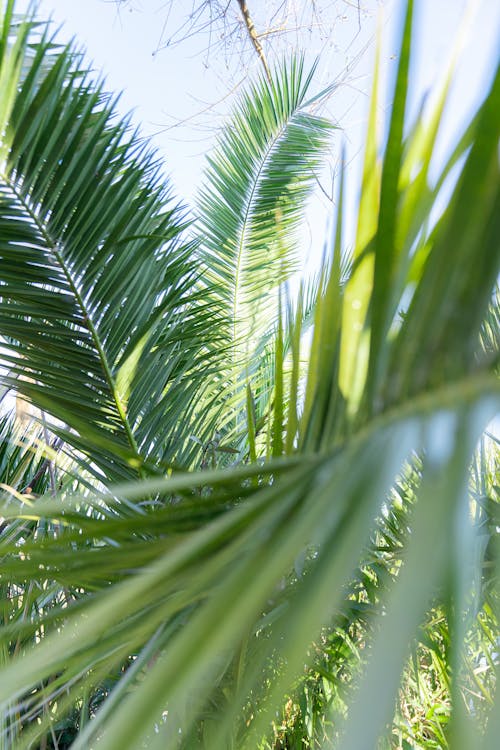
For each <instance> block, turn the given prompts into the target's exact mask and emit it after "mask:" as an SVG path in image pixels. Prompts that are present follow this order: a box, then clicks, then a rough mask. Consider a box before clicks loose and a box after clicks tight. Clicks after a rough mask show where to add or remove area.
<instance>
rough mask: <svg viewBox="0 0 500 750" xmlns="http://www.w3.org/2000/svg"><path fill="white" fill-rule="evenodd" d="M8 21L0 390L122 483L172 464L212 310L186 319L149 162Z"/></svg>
mask: <svg viewBox="0 0 500 750" xmlns="http://www.w3.org/2000/svg"><path fill="white" fill-rule="evenodd" d="M11 6H12V3H9V4H8V8H9V9H10V8H11ZM10 22H11V19H10V16H9V13H7V14H5V15H4V28H3V35H4V39H6V40H7V41H8V43H7V44H6V45H4V50H3V52H4V54H3V57H2V59H1V61H0V64H1V68H0V70H1V73H2V75H4V76H8V77H9V81H8V83H9V85H10V86H11V87H13V91H14V92H15V93H14V95H13V97H12V101H11V103H10V105H9V108H10V109H9V116H8V127H5V128H4V129H3V135H2V144H1V146H2V153H3V155H4V160H3V165H2V172H1V183H0V236H1V247H0V255H1V262H2V286H1V289H0V292H1V305H0V332H1V333H2V335H3V336H4V337H6V338H7V341H8V344H9V353H7V354H6V355H5V359H6V361H7V362H8V363H9V366H10V372H11V374H10V376H9V378H8V379H7V382H8V383H9V384H10V385H12V386H15V387H16V388H17V389H18V390H19V391H20V392H22V393H23V394H24V395H25V396H26V397H27V398H29V399H30V400H32V401H33V403H35V404H36V405H37V406H39V407H40V408H42V409H44V410H46V411H47V412H49V413H50V414H52V415H53V416H54V417H56V418H57V419H58V420H60V421H61V422H62V423H64V424H66V425H67V427H68V428H69V429H68V428H63V427H60V426H59V427H57V426H56V427H54V430H55V431H56V432H58V433H59V434H60V435H63V436H64V438H65V440H66V441H68V442H69V443H70V444H73V445H74V446H75V447H76V448H78V450H80V451H82V452H83V453H84V454H86V455H87V456H88V457H89V458H90V459H91V462H92V465H97V466H99V467H100V469H101V471H104V473H105V474H106V475H107V476H108V477H109V478H114V479H119V478H122V479H124V478H126V477H132V476H134V475H137V472H138V471H139V472H141V471H142V470H143V469H142V468H141V467H143V465H144V463H145V462H146V461H147V460H148V458H153V459H155V460H158V459H168V460H172V459H173V458H174V456H176V457H177V456H179V455H180V453H181V448H182V445H183V442H185V440H186V437H187V436H186V434H184V435H181V436H180V438H179V436H178V435H177V434H176V435H175V437H176V439H177V443H176V445H174V443H173V439H174V435H173V434H172V426H173V425H175V424H178V420H179V416H180V414H182V412H183V411H184V410H187V409H188V408H189V405H190V403H191V402H192V401H193V399H194V395H195V391H196V388H195V386H194V385H193V383H196V376H195V372H196V357H197V354H196V353H195V350H197V351H198V353H199V348H200V340H201V338H200V337H201V334H202V327H203V325H205V330H206V323H207V319H209V318H210V313H209V312H208V311H206V312H203V308H202V306H201V304H200V305H199V307H200V309H199V311H198V317H197V319H196V320H193V316H192V314H191V311H190V308H191V307H192V305H193V301H191V300H190V299H189V290H190V288H191V286H192V281H191V279H190V273H189V271H188V269H189V262H188V261H189V259H190V257H191V247H190V245H189V244H185V243H184V244H183V243H182V241H181V240H180V239H179V236H180V232H181V230H182V227H183V224H184V221H183V217H182V213H181V211H180V210H179V208H178V207H176V206H175V205H174V204H173V202H172V199H171V194H170V190H169V188H168V187H167V186H166V185H165V182H164V180H163V178H162V176H161V173H160V170H159V165H158V163H157V160H156V157H155V155H154V153H153V152H151V151H150V150H149V149H148V148H147V146H145V145H144V144H143V143H142V142H141V140H140V138H139V137H138V135H137V134H136V133H131V132H130V125H129V123H128V121H127V120H125V121H117V120H116V115H115V110H114V103H113V100H112V99H111V97H110V96H109V95H107V94H105V93H104V91H103V89H102V85H101V84H96V83H94V82H93V80H92V78H91V75H90V73H88V72H87V71H86V70H85V69H84V68H83V67H82V66H83V59H82V57H81V55H80V54H78V53H77V52H75V50H74V49H72V48H66V49H64V50H63V51H62V52H61V51H59V52H58V53H57V54H55V53H54V50H53V44H52V42H51V40H50V38H49V37H48V35H47V31H44V32H43V36H42V37H41V38H39V39H38V40H37V43H36V54H35V55H33V54H32V53H31V47H30V46H29V44H28V41H27V37H26V34H25V33H24V31H21V32H19V33H18V32H17V26H15V25H13V26H9V23H10ZM21 28H23V27H21ZM14 55H15V56H16V57H15V59H16V60H17V59H19V63H18V64H17V66H14V65H13V64H12V63H11V58H13V57H14ZM205 310H206V308H205ZM205 360H206V357H205ZM199 364H200V367H201V363H199ZM206 364H207V363H206V361H205V362H204V366H205V367H206ZM188 373H189V374H188ZM21 375H22V379H20V377H19V376H21ZM153 382H154V385H153ZM174 383H175V388H171V387H170V386H171V385H172V384H174ZM74 432H76V436H74V437H73V433H74ZM153 434H154V436H155V444H154V449H153V450H152V445H153V441H152V435H153ZM152 453H154V456H153V455H152Z"/></svg>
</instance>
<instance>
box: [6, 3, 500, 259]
mask: <svg viewBox="0 0 500 750" xmlns="http://www.w3.org/2000/svg"><path fill="white" fill-rule="evenodd" d="M306 2H310V0H302V3H301V2H300V0H299V2H298V3H297V5H298V6H302V7H306V6H305V3H306ZM27 4H28V2H27V0H18V2H17V8H18V10H22V9H23V8H24V7H26V6H27ZM468 4H470V3H468V2H467V0H415V8H416V33H415V45H414V49H413V52H414V65H413V86H412V88H411V92H412V109H413V110H415V108H416V106H417V103H418V102H419V101H420V99H421V97H422V95H423V93H424V92H425V91H427V90H428V89H429V88H430V87H431V86H432V84H433V83H434V82H435V81H436V79H437V78H438V76H439V73H440V72H441V71H442V70H443V67H444V66H445V65H446V63H447V61H448V59H449V56H450V52H451V49H452V45H453V40H454V37H455V36H456V32H457V28H458V26H459V24H460V21H461V19H462V18H463V16H464V12H465V8H466V6H467V5H468ZM472 4H473V5H475V6H476V9H477V10H476V20H475V22H474V24H473V26H472V27H471V30H470V34H469V38H468V43H467V46H466V48H465V50H464V53H463V55H462V57H461V63H460V65H459V68H458V70H457V78H456V83H455V86H454V88H453V91H452V100H451V106H450V108H449V109H448V114H447V118H446V122H445V127H444V129H443V134H442V138H441V150H442V151H443V150H446V149H447V148H449V147H450V146H451V145H452V143H453V138H454V133H456V132H457V130H458V129H459V128H460V123H462V122H463V120H464V117H466V116H467V115H468V114H470V112H471V111H472V108H473V107H474V106H475V105H477V103H478V101H479V100H480V98H481V96H482V95H483V93H484V88H485V82H486V81H487V80H488V78H489V77H490V76H491V74H492V72H493V70H492V68H493V66H494V65H495V64H496V59H495V58H497V57H498V50H499V43H500V2H497V1H496V0H477V2H473V3H472ZM168 5H169V3H166V2H165V1H164V0H132V2H129V3H128V4H125V6H124V7H123V8H122V10H121V11H120V12H118V11H117V4H116V3H115V2H114V1H113V0H40V2H39V15H40V17H42V18H46V17H49V16H52V18H53V20H54V22H55V24H57V25H59V24H64V28H63V30H62V32H61V35H62V38H65V39H67V38H69V37H70V36H75V37H76V38H77V40H78V41H79V43H81V44H83V45H84V46H85V47H86V48H87V50H88V54H89V58H90V59H91V60H92V61H93V64H94V67H95V69H96V70H97V71H101V70H102V71H103V72H104V73H105V74H106V77H107V84H108V86H109V88H110V89H111V90H114V91H120V90H123V96H122V99H121V103H120V108H121V110H122V111H123V112H128V111H129V110H131V109H133V110H134V112H135V115H134V120H135V122H136V123H137V124H140V125H141V128H142V130H143V132H144V133H146V134H154V143H155V145H156V146H157V147H158V149H159V151H160V153H161V155H162V156H163V158H164V159H165V170H166V172H167V173H168V174H170V176H171V178H172V181H173V185H174V189H175V191H176V193H177V195H178V196H179V198H181V199H182V200H184V201H187V202H188V201H191V199H192V198H193V195H194V193H195V191H196V188H197V185H198V184H199V181H200V178H201V172H202V168H203V163H204V156H205V154H206V152H207V150H209V149H210V147H211V145H212V143H213V138H214V134H215V132H216V130H217V127H218V125H220V123H221V121H222V120H223V119H224V116H225V114H226V113H227V111H228V108H229V107H230V104H231V101H232V100H234V95H232V94H231V91H232V89H233V87H234V86H235V85H236V84H238V83H239V82H240V81H241V80H242V79H243V78H244V76H245V73H246V72H247V70H248V69H250V72H254V71H255V69H258V61H257V60H256V57H255V56H254V55H253V54H252V53H250V54H249V56H248V57H247V58H245V59H243V60H242V59H241V56H240V55H239V54H238V52H239V50H240V46H239V45H235V46H234V48H233V52H232V54H231V53H230V54H229V55H226V54H224V53H223V52H222V48H221V47H217V46H216V45H215V46H214V45H213V46H212V48H211V52H210V54H209V55H207V53H206V48H207V43H208V37H207V36H206V35H205V36H204V35H200V34H198V35H195V36H193V37H192V38H191V39H189V40H186V41H185V42H183V43H181V44H179V45H178V46H175V47H171V48H166V49H163V50H160V51H158V52H156V54H154V53H155V51H156V50H157V49H158V46H159V43H160V42H161V41H164V40H165V39H166V38H168V36H169V35H170V34H172V33H173V31H175V30H176V29H177V28H178V27H179V26H180V25H181V23H182V20H183V17H184V14H185V13H186V12H188V11H189V9H190V8H191V3H190V2H188V1H187V0H173V3H172V12H171V15H170V17H169V18H168V24H167V25H166V26H165V19H166V9H167V7H168ZM235 5H236V4H235ZM361 5H362V6H363V8H365V9H366V12H364V13H363V14H362V16H361V22H362V23H361V32H360V33H358V24H357V21H358V15H357V8H356V3H355V2H350V3H348V2H344V0H337V2H336V3H332V6H334V7H335V9H336V11H337V12H336V13H335V14H334V17H333V16H332V31H331V34H326V36H325V32H324V30H323V34H320V35H319V36H316V37H314V36H313V37H304V36H303V35H302V36H300V34H299V35H298V36H299V43H300V42H301V43H302V44H304V43H305V44H306V45H307V51H308V54H309V56H310V57H311V59H312V58H313V57H314V56H315V55H317V54H318V53H321V57H320V65H319V68H318V75H317V81H318V87H322V86H326V85H328V84H329V83H330V82H331V81H332V80H335V79H336V78H338V77H339V76H340V77H342V76H343V74H344V70H345V67H346V64H348V63H352V61H353V58H355V57H356V55H357V54H358V53H360V51H361V50H363V49H364V48H365V47H367V50H366V52H365V53H364V55H362V56H361V60H360V62H359V63H358V64H357V65H356V66H355V67H354V68H352V69H351V70H350V71H349V72H348V74H346V75H345V76H344V77H345V79H346V80H345V82H344V83H343V84H342V85H341V86H340V87H339V89H338V91H337V92H336V93H335V94H334V96H333V97H332V98H331V100H330V102H329V114H330V115H331V116H332V117H333V118H334V119H335V120H336V121H338V122H339V124H340V125H341V126H342V128H343V129H344V137H345V138H346V141H347V144H348V149H349V156H350V158H351V159H352V165H351V169H350V172H349V177H350V204H351V207H352V205H353V204H354V202H355V199H356V191H355V189H354V188H355V183H356V179H355V178H356V173H357V172H358V171H359V166H360V160H359V158H356V156H357V154H358V153H359V152H360V150H361V148H362V142H363V134H364V123H365V117H366V108H367V94H368V92H369V89H370V70H371V62H372V59H373V52H374V43H373V38H374V35H375V28H376V18H377V15H378V10H379V8H380V6H384V19H385V20H384V35H385V38H386V40H387V41H386V44H385V47H384V53H383V66H384V74H385V77H386V79H390V77H391V74H392V72H393V71H394V70H395V67H396V60H395V59H394V53H395V51H396V43H395V38H396V30H397V26H398V22H397V19H399V17H400V16H401V10H402V8H403V6H404V3H403V1H402V0H386V2H379V1H378V0H362V2H361ZM249 6H250V8H251V9H254V11H255V17H256V20H257V17H259V13H262V12H263V9H265V8H266V3H265V2H264V0H252V3H249ZM293 42H295V39H292V40H291V42H290V43H293ZM275 51H277V48H276V50H275ZM272 53H273V50H270V51H269V54H270V55H271V56H272ZM247 63H248V67H247ZM214 102H217V104H216V106H215V107H213V108H209V109H206V108H207V107H208V105H210V104H212V103H214ZM204 110H206V111H204ZM200 113H201V114H200ZM339 143H340V138H337V139H336V141H335V143H334V144H333V151H332V169H331V171H332V172H333V167H334V164H335V160H336V157H337V154H338V146H339ZM323 186H324V188H325V190H326V191H327V192H329V193H330V192H331V190H332V184H331V175H330V171H329V170H328V169H327V170H325V175H324V178H323ZM315 206H316V208H315V211H314V212H313V214H312V216H313V218H312V220H311V221H310V225H312V226H313V227H314V229H313V230H312V231H311V238H310V239H308V240H306V241H307V243H308V244H309V245H310V244H311V243H312V244H313V245H314V249H313V256H315V257H319V253H320V252H321V244H322V236H323V232H324V223H325V215H326V212H328V202H327V201H326V200H325V199H324V196H323V195H322V194H321V193H318V196H317V199H316V203H315Z"/></svg>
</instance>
